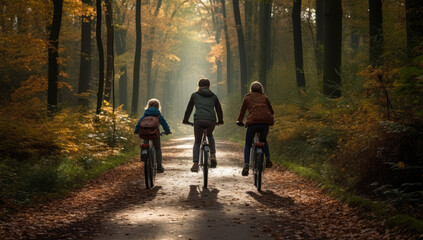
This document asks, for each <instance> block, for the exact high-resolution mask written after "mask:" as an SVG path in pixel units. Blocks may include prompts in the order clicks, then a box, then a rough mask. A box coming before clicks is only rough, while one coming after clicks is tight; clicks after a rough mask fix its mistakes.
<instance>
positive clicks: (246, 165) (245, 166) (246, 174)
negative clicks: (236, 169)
mask: <svg viewBox="0 0 423 240" xmlns="http://www.w3.org/2000/svg"><path fill="white" fill-rule="evenodd" d="M249 169H250V167H249V166H248V164H245V165H244V168H243V169H242V176H248V170H249Z"/></svg>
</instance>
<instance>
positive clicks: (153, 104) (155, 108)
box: [134, 98, 171, 173]
mask: <svg viewBox="0 0 423 240" xmlns="http://www.w3.org/2000/svg"><path fill="white" fill-rule="evenodd" d="M160 109H161V107H160V101H159V100H157V99H155V98H152V99H150V100H148V103H147V106H145V111H144V115H143V116H142V117H141V118H140V120H139V121H138V123H137V125H136V126H135V130H134V133H136V134H138V133H139V131H140V126H139V124H140V122H141V121H142V120H143V119H144V118H145V117H147V116H154V117H158V118H159V123H160V125H162V127H163V130H164V131H165V133H166V134H170V133H171V132H170V128H169V125H168V124H167V121H166V119H165V118H164V117H163V115H161V112H160ZM152 142H153V146H154V149H155V150H156V158H157V172H158V173H163V172H164V168H163V166H162V149H161V146H160V145H161V144H160V135H158V137H157V138H155V139H152ZM144 143H148V140H144Z"/></svg>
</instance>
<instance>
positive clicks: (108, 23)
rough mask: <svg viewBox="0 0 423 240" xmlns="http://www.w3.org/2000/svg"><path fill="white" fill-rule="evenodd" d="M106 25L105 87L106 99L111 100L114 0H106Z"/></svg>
mask: <svg viewBox="0 0 423 240" xmlns="http://www.w3.org/2000/svg"><path fill="white" fill-rule="evenodd" d="M105 8H106V9H105V12H106V26H107V67H106V87H105V88H104V100H106V101H107V102H110V99H111V97H112V82H113V81H114V75H115V74H114V62H115V60H114V59H115V52H114V32H113V8H112V0H105Z"/></svg>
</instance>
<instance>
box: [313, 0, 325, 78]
mask: <svg viewBox="0 0 423 240" xmlns="http://www.w3.org/2000/svg"><path fill="white" fill-rule="evenodd" d="M324 3H325V0H316V46H314V51H315V57H316V73H317V79H321V75H322V72H323V46H324V44H325V42H324V41H325V31H324V29H325V24H324V17H325V14H324V12H325V9H324Z"/></svg>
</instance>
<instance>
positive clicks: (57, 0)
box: [47, 0, 63, 112]
mask: <svg viewBox="0 0 423 240" xmlns="http://www.w3.org/2000/svg"><path fill="white" fill-rule="evenodd" d="M52 1H53V20H52V23H51V29H50V37H49V42H48V91H47V92H48V93H47V105H48V108H49V110H50V112H53V111H55V110H56V107H57V84H58V81H59V68H58V64H57V61H58V58H59V34H60V27H61V25H62V11H63V0H52Z"/></svg>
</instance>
